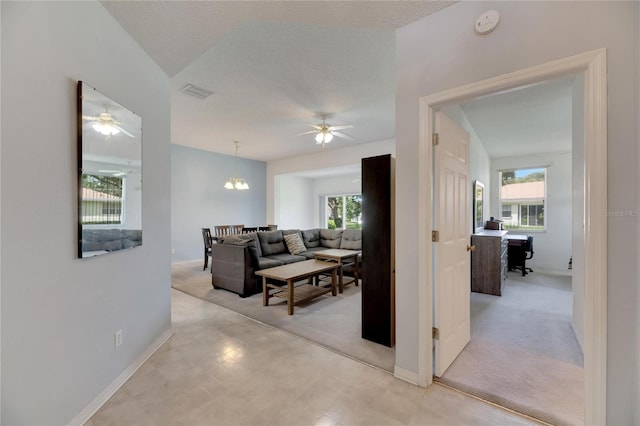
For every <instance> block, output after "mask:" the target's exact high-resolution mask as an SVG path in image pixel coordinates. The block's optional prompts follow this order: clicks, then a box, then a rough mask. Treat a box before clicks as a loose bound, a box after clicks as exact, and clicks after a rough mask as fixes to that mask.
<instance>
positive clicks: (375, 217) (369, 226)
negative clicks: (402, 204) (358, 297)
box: [362, 155, 395, 347]
mask: <svg viewBox="0 0 640 426" xmlns="http://www.w3.org/2000/svg"><path fill="white" fill-rule="evenodd" d="M394 188H395V160H394V158H393V157H391V155H381V156H377V157H369V158H363V159H362V271H363V272H362V337H363V338H364V339H367V340H371V341H373V342H376V343H380V344H383V345H386V346H390V347H391V346H393V345H394V344H395V308H394V306H395V231H394V222H395V217H394V203H395V200H394Z"/></svg>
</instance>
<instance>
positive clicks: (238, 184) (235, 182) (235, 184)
mask: <svg viewBox="0 0 640 426" xmlns="http://www.w3.org/2000/svg"><path fill="white" fill-rule="evenodd" d="M233 143H235V144H236V171H235V175H234V176H235V177H232V178H229V180H227V182H226V183H225V184H224V187H225V188H226V189H237V190H238V191H242V190H245V189H249V184H248V183H247V181H245V180H244V179H243V178H239V177H238V147H239V145H240V142H238V141H233Z"/></svg>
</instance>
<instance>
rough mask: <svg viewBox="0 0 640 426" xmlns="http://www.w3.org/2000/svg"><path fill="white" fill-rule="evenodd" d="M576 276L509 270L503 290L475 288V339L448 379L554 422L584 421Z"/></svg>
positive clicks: (506, 404) (473, 312)
mask: <svg viewBox="0 0 640 426" xmlns="http://www.w3.org/2000/svg"><path fill="white" fill-rule="evenodd" d="M572 303H573V298H572V293H571V278H570V277H568V276H554V275H548V274H544V273H539V272H534V273H530V274H528V275H526V276H525V277H522V276H521V275H518V274H509V278H508V279H507V284H506V286H505V288H504V291H503V295H502V296H501V297H499V296H491V295H487V294H480V293H472V294H471V342H470V343H469V344H468V345H467V347H466V348H465V349H464V350H463V351H462V353H461V354H460V355H459V356H458V358H457V359H456V360H455V361H454V363H453V364H452V365H451V366H450V367H449V369H448V370H447V371H446V372H445V374H444V375H443V377H442V378H441V379H440V380H441V381H442V382H443V383H445V384H447V385H449V386H452V387H454V388H457V389H460V390H463V391H465V392H468V393H470V394H472V395H476V396H479V397H481V398H483V399H486V400H488V401H491V402H495V403H497V404H499V405H503V406H505V407H508V408H511V409H514V410H516V411H519V412H521V413H524V414H528V415H530V416H532V417H535V418H538V419H540V420H543V421H545V422H548V423H551V424H554V425H581V424H584V373H583V358H582V351H581V350H580V346H579V345H578V342H577V340H576V337H575V334H574V332H573V328H572V326H571V309H572Z"/></svg>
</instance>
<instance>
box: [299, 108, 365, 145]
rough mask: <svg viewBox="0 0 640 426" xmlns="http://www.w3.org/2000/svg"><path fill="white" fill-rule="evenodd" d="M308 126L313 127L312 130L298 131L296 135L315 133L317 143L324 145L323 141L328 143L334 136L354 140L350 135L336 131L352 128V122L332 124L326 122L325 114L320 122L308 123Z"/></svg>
mask: <svg viewBox="0 0 640 426" xmlns="http://www.w3.org/2000/svg"><path fill="white" fill-rule="evenodd" d="M309 126H311V127H313V128H314V130H309V131H308V132H303V133H299V134H298V135H296V136H302V135H309V134H312V133H315V134H316V136H315V139H316V143H317V144H322V147H324V144H325V143H329V142H331V141H332V140H333V137H334V136H337V137H339V138H342V139H346V140H349V141H352V140H354V139H353V138H352V137H351V136H348V135H345V134H344V133H341V132H338V130H342V129H351V128H353V124H338V125H332V124H329V123H327V116H326V115H323V116H322V123H320V124H309Z"/></svg>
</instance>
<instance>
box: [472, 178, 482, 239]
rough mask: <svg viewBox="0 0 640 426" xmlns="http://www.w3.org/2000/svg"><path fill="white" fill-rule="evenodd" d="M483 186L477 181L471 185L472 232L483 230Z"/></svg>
mask: <svg viewBox="0 0 640 426" xmlns="http://www.w3.org/2000/svg"><path fill="white" fill-rule="evenodd" d="M483 208H484V185H483V184H482V183H480V182H479V181H477V180H476V181H475V182H474V183H473V230H472V231H473V232H480V231H482V230H483V229H484V210H483Z"/></svg>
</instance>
